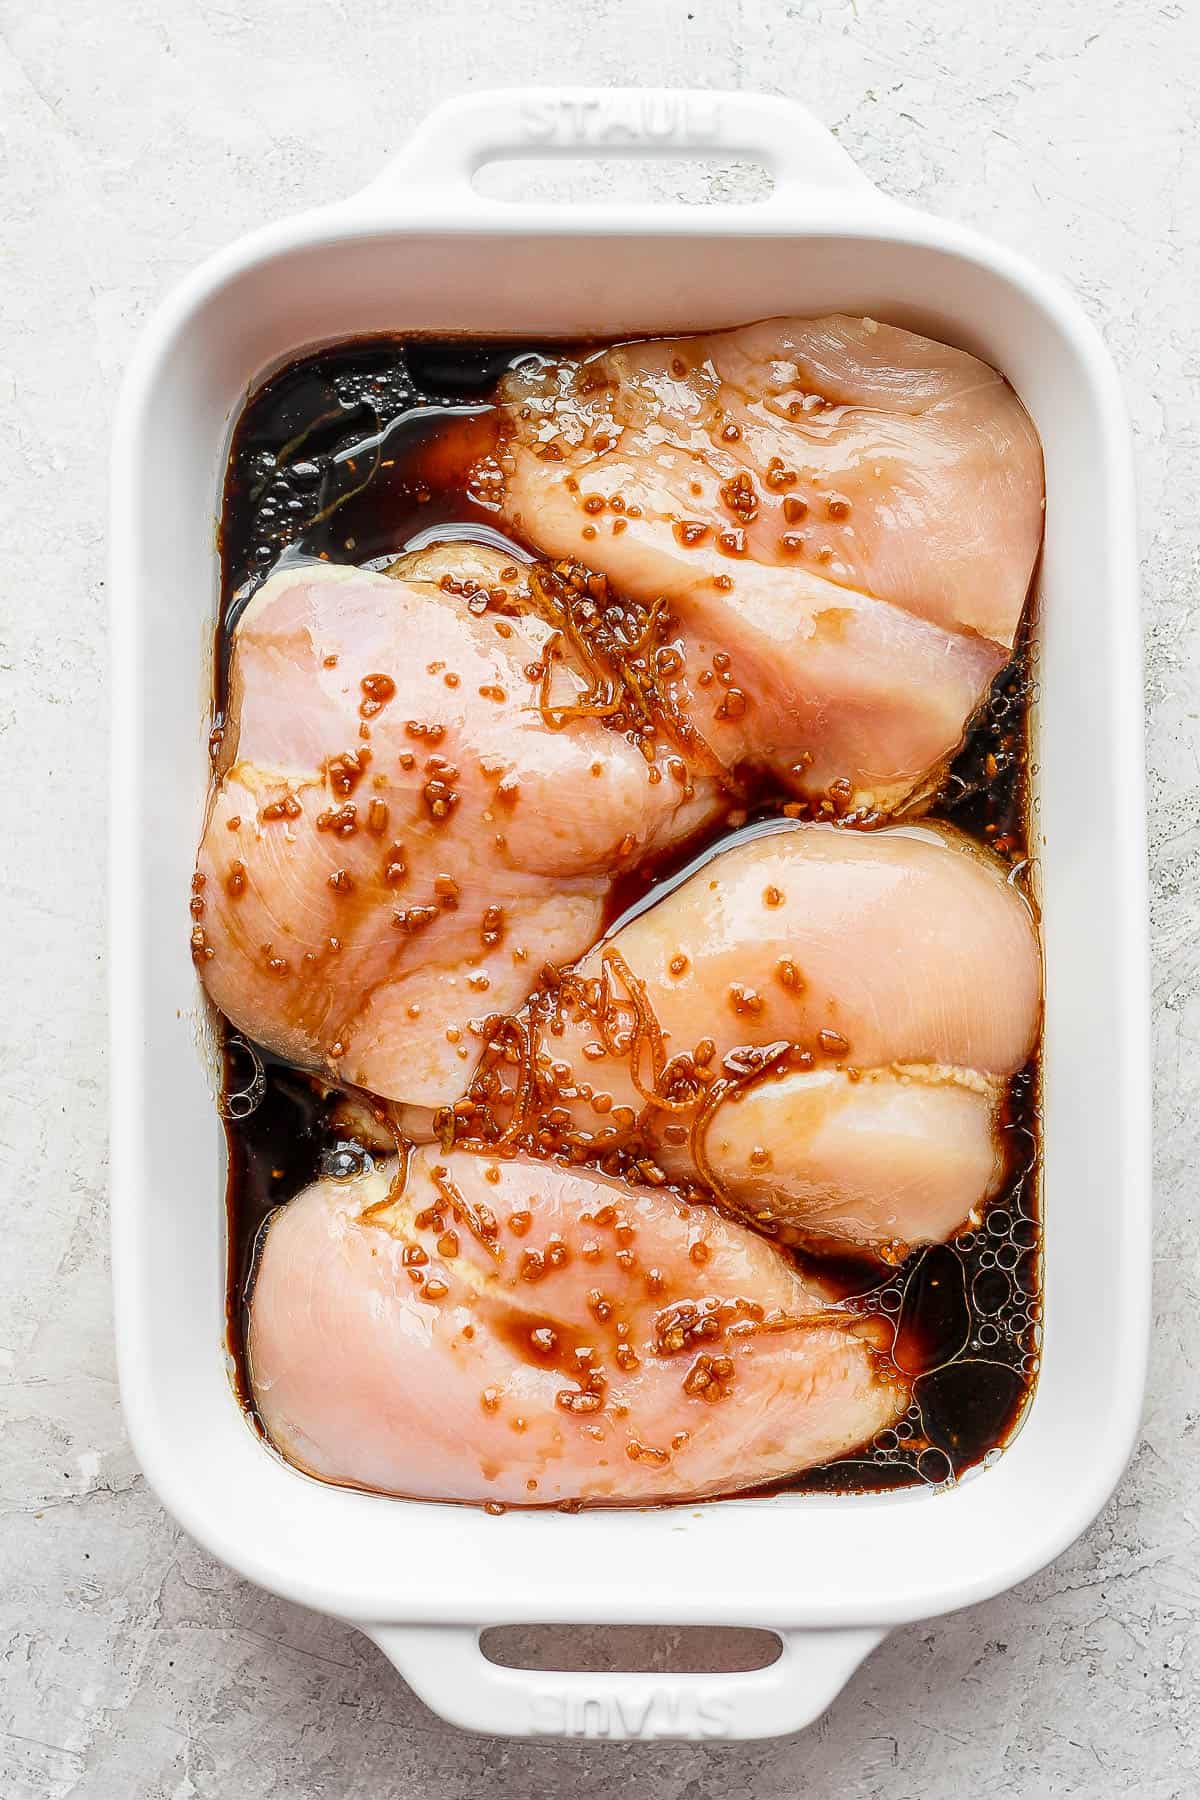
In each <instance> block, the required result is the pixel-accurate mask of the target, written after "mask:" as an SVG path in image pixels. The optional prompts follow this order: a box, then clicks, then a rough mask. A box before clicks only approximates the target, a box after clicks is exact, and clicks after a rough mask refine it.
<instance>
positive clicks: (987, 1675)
mask: <svg viewBox="0 0 1200 1800" xmlns="http://www.w3.org/2000/svg"><path fill="white" fill-rule="evenodd" d="M689 6H690V7H691V11H689V10H688V8H689ZM538 79H543V80H555V79H558V80H572V81H577V82H588V81H592V82H610V83H623V82H642V83H644V84H653V83H659V82H663V83H666V82H671V83H678V84H692V85H696V86H710V87H711V86H725V85H728V86H742V87H747V88H761V89H766V90H768V91H771V92H777V93H784V94H794V95H797V96H799V97H801V98H803V99H805V100H807V101H808V102H809V104H810V105H812V106H813V107H814V109H815V110H816V111H817V112H818V113H819V114H820V116H821V117H823V118H824V119H825V120H826V121H827V122H828V123H830V124H832V125H835V126H836V128H837V130H838V131H839V133H840V135H841V138H842V141H843V142H844V143H845V144H846V146H847V147H848V148H849V150H850V151H851V152H852V153H853V154H854V155H855V156H856V157H857V158H858V159H859V160H860V161H861V163H862V164H863V166H864V167H865V168H866V170H867V171H868V173H869V174H870V175H871V176H872V177H873V178H874V179H875V180H877V181H878V182H879V183H880V184H881V185H882V186H884V187H886V188H888V189H890V190H891V191H892V192H894V193H896V194H898V195H900V196H902V197H903V198H905V199H910V200H913V201H915V202H917V203H918V204H920V205H922V206H925V207H928V208H930V209H931V210H933V211H935V212H943V213H947V214H951V215H953V216H955V217H958V218H961V219H965V220H970V221H972V222H974V223H975V224H978V225H980V226H982V227H983V228H984V229H986V230H987V231H989V232H991V233H994V234H995V235H996V236H997V237H999V238H1001V239H1004V240H1007V241H1008V242H1011V243H1013V244H1016V245H1019V246H1020V247H1021V248H1022V249H1023V250H1025V251H1027V252H1029V253H1030V254H1031V255H1032V256H1034V257H1035V258H1037V259H1038V260H1039V261H1040V262H1042V263H1044V264H1046V265H1048V266H1049V267H1051V268H1053V269H1056V270H1057V271H1059V272H1060V273H1061V274H1062V275H1063V276H1064V277H1065V278H1066V279H1067V280H1068V281H1069V282H1070V283H1071V284H1072V285H1073V286H1074V287H1075V289H1076V290H1077V291H1078V292H1079V294H1080V295H1081V296H1082V299H1083V302H1084V305H1085V306H1086V307H1087V309H1088V311H1089V312H1090V313H1091V315H1092V316H1093V317H1094V318H1095V320H1096V321H1097V323H1098V324H1099V325H1100V326H1101V328H1102V330H1103V331H1104V333H1105V335H1106V336H1107V338H1108V341H1109V343H1110V345H1111V347H1112V349H1113V352H1114V353H1115V355H1116V357H1117V360H1118V362H1119V364H1120V366H1121V369H1122V373H1123V376H1124V379H1125V383H1126V389H1127V393H1128V396H1129V403H1130V407H1131V410H1132V414H1133V419H1134V424H1135V428H1136V432H1137V439H1138V450H1139V468H1140V483H1141V507H1142V541H1143V553H1144V572H1145V592H1146V623H1147V687H1146V709H1147V719H1148V723H1149V732H1150V751H1149V795H1150V806H1151V812H1152V844H1153V850H1152V857H1153V871H1152V872H1153V897H1154V898H1153V905H1154V934H1155V956H1156V963H1155V1002H1156V1037H1155V1044H1156V1058H1157V1065H1156V1074H1157V1108H1158V1112H1157V1125H1158V1148H1157V1169H1156V1174H1157V1183H1158V1205H1159V1225H1158V1254H1157V1261H1156V1271H1157V1293H1156V1304H1155V1321H1156V1337H1155V1348H1154V1356H1153V1363H1152V1370H1151V1379H1150V1391H1149V1401H1148V1406H1147V1411H1146V1417H1145V1422H1144V1428H1143V1432H1142V1437H1141V1441H1140V1443H1139V1446H1138V1449H1137V1453H1136V1455H1135V1458H1134V1461H1133V1465H1132V1467H1131V1469H1130V1471H1129V1473H1128V1475H1127V1477H1126V1479H1125V1481H1124V1484H1123V1485H1122V1487H1121V1489H1120V1491H1119V1493H1118V1494H1117V1496H1116V1498H1115V1499H1114V1500H1113V1502H1112V1503H1111V1504H1110V1506H1109V1507H1108V1509H1107V1510H1106V1512H1105V1513H1104V1515H1103V1517H1102V1518H1101V1519H1100V1520H1099V1521H1098V1522H1097V1523H1096V1525H1094V1526H1093V1528H1092V1529H1091V1530H1090V1531H1089V1532H1088V1533H1087V1535H1086V1536H1085V1537H1084V1539H1083V1540H1082V1541H1081V1542H1080V1543H1078V1544H1076V1545H1075V1547H1074V1548H1073V1549H1072V1550H1071V1551H1069V1552H1068V1553H1067V1554H1066V1555H1065V1556H1064V1557H1062V1558H1061V1559H1060V1561H1059V1562H1058V1563H1057V1564H1056V1566H1055V1567H1054V1568H1052V1569H1049V1570H1047V1571H1046V1572H1045V1573H1043V1574H1041V1575H1039V1576H1037V1577H1036V1578H1035V1579H1034V1580H1032V1581H1030V1582H1028V1583H1027V1584H1026V1585H1025V1586H1024V1587H1022V1588H1020V1589H1018V1590H1017V1591H1016V1592H1014V1593H1011V1594H1009V1595H1007V1596H1005V1597H1003V1598H1001V1599H999V1600H996V1601H992V1602H990V1603H989V1604H987V1605H985V1606H980V1607H976V1608H974V1609H973V1610H971V1611H968V1612H965V1613H961V1614H959V1615H957V1616H955V1617H953V1618H949V1619H943V1620H940V1621H937V1622H934V1623H932V1624H930V1625H928V1626H924V1627H923V1626H915V1627H913V1628H911V1629H909V1630H906V1631H901V1632H897V1633H895V1634H894V1635H893V1636H892V1637H891V1638H890V1639H888V1640H887V1641H886V1642H885V1644H884V1646H883V1647H882V1648H881V1649H880V1650H879V1651H878V1652H877V1653H876V1655H875V1656H873V1657H872V1658H871V1660H870V1661H869V1662H868V1663H867V1664H866V1666H865V1667H864V1668H863V1669H862V1670H861V1671H860V1673H859V1674H858V1675H857V1677H856V1678H855V1679H854V1680H853V1681H852V1682H851V1683H850V1685H849V1687H848V1688H847V1689H846V1691H845V1692H844V1693H843V1694H842V1695H841V1697H840V1699H839V1700H838V1701H837V1702H836V1703H835V1705H834V1706H833V1708H832V1710H831V1712H830V1713H829V1714H828V1715H827V1716H826V1718H825V1719H824V1720H823V1721H822V1722H821V1723H820V1725H819V1726H817V1727H816V1728H814V1729H813V1730H812V1731H810V1732H809V1733H807V1734H806V1735H804V1736H802V1737H800V1738H796V1739H792V1740H785V1741H782V1742H775V1743H767V1744H758V1745H749V1746H741V1747H688V1746H683V1747H681V1746H670V1745H659V1746H632V1747H613V1746H608V1747H606V1746H599V1747H583V1746H578V1745H576V1746H570V1747H559V1746H555V1745H548V1744H537V1745H522V1744H507V1743H503V1742H493V1741H487V1740H482V1739H471V1738H467V1737H463V1736H459V1735H456V1734H455V1733H454V1732H452V1731H450V1730H449V1729H447V1728H446V1727H444V1726H442V1725H441V1724H440V1723H439V1722H438V1721H437V1720H435V1719H434V1718H432V1717H431V1716H430V1715H429V1714H428V1713H427V1712H426V1711H425V1710H424V1708H423V1707H422V1706H421V1705H420V1704H419V1703H418V1702H417V1701H416V1700H415V1699H413V1698H412V1697H411V1696H410V1695H409V1694H408V1692H407V1691H406V1690H405V1688H404V1686H403V1684H402V1683H401V1682H400V1681H399V1679H398V1678H397V1677H396V1676H395V1675H394V1673H393V1672H392V1670H391V1669H390V1667H388V1666H387V1665H386V1664H385V1663H384V1662H383V1660H382V1659H381V1658H380V1657H379V1656H378V1655H377V1654H376V1652H375V1651H374V1649H373V1648H372V1647H371V1646H370V1645H369V1644H368V1643H367V1642H366V1640H365V1639H363V1638H360V1637H359V1636H358V1635H356V1634H355V1633H354V1632H353V1631H351V1630H349V1629H348V1628H346V1627H344V1626H341V1625H338V1624H335V1623H333V1622H331V1621H329V1620H327V1619H322V1618H317V1617H313V1616H311V1615H309V1614H306V1613H303V1612H300V1611H298V1610H297V1609H296V1608H294V1607H291V1606H287V1605H284V1604H283V1603H282V1602H279V1601H275V1600H272V1599H270V1598H268V1597H267V1596H265V1595H263V1594H261V1593H258V1592H256V1591H254V1590H252V1589H250V1588H248V1587H246V1586H245V1585H244V1584H243V1583H242V1582H240V1581H239V1580H237V1579H235V1578H234V1577H233V1576H231V1575H230V1574H228V1573H227V1572H226V1571H225V1570H224V1569H222V1568H220V1567H219V1566H217V1565H216V1564H215V1563H213V1562H211V1561H210V1560H209V1559H208V1557H206V1556H204V1555H202V1554H201V1553H200V1552H198V1551H197V1550H196V1549H194V1548H193V1547H192V1546H191V1545H190V1544H189V1543H188V1542H187V1541H186V1540H185V1539H183V1538H182V1537H181V1535H180V1533H179V1532H178V1531H177V1530H176V1529H175V1527H174V1526H173V1525H172V1524H171V1523H170V1521H169V1520H167V1519H166V1518H165V1517H164V1516H163V1514H162V1512H161V1511H160V1509H159V1507H158V1505H157V1504H156V1502H155V1500H154V1499H153V1497H152V1496H151V1495H150V1494H149V1493H148V1492H147V1490H146V1487H145V1484H144V1483H143V1481H142V1480H141V1478H140V1476H139V1474H138V1471H137V1469H136V1467H135V1465H134V1463H133V1460H132V1457H131V1455H130V1453H129V1450H128V1448H127V1446H126V1443H125V1440H124V1437H123V1435H122V1430H121V1421H120V1416H119V1411H118V1405H117V1395H116V1388H115V1384H114V1378H113V1359H112V1346H111V1334H110V1323H109V1290H108V1271H107V1244H106V1229H107V1221H106V1193H105V1175H106V1170H105V1055H104V1024H105V1017H104V1015H105V998H104V948H103V924H104V889H103V881H104V842H105V806H106V796H105V760H104V759H105V730H106V727H105V708H106V641H105V640H106V631H105V607H106V596H105V591H104V561H103V558H104V530H105V525H104V505H105V481H106V461H107V440H108V429H109V421H110V415H111V410H112V403H113V395H114V390H115V387H116V384H117V380H118V377H119V375H120V372H121V368H122V365H123V363H124V361H125V358H126V356H127V354H128V351H129V348H130V346H131V344H132V342H133V340H134V338H135V336H136V334H137V332H138V330H139V328H140V326H141V324H142V321H143V319H144V318H145V316H146V315H147V313H148V311H149V310H150V308H151V307H152V306H153V305H154V304H155V302H156V301H157V300H158V299H159V297H160V295H161V294H162V293H163V292H164V291H165V289H166V288H167V287H168V285H169V284H170V283H171V282H172V281H173V280H174V279H175V278H176V276H178V275H179V274H180V273H182V272H183V271H184V270H186V269H188V268H190V267H191V266H192V265H193V264H194V263H195V262H196V261H197V260H198V259H199V258H200V257H202V256H203V255H205V254H206V253H207V252H208V251H210V250H212V249H214V248H216V247H217V246H218V245H221V244H224V243H225V242H227V241H228V240H229V239H231V238H232V237H234V236H235V235H236V234H238V233H239V232H241V231H243V230H245V229H246V228H248V227H250V226H253V225H256V224H258V223H260V222H261V221H263V220H266V219H271V218H274V217H276V216H278V215H280V214H283V213H285V212H288V211H294V210H297V209H298V208H299V207H300V206H302V205H304V204H307V203H309V202H312V201H316V200H321V199H325V198H332V197H335V196H338V195H340V194H342V193H344V192H346V191H347V190H349V189H351V188H353V187H354V186H356V185H358V184H360V183H361V182H362V180H363V179H364V178H365V177H366V176H367V175H369V174H370V173H371V172H373V171H374V169H375V168H376V166H377V165H378V164H379V162H380V160H381V158H382V157H383V156H384V154H385V153H386V152H388V151H389V150H391V149H392V148H394V147H395V146H396V145H397V144H398V143H399V142H400V140H401V138H402V137H403V135H404V133H405V130H406V128H407V126H408V125H409V124H410V123H411V122H412V121H414V120H415V119H416V118H418V117H419V116H420V115H421V113H422V112H423V111H425V110H426V109H427V107H428V106H429V105H430V104H431V103H432V102H433V101H434V100H436V99H438V98H440V97H442V96H443V95H445V94H448V93H452V92H455V91H457V90H459V89H462V88H464V87H476V86H484V85H488V84H494V83H500V82H513V81H522V80H528V81H535V80H538ZM1198 90H1200V12H1198V10H1197V7H1196V5H1195V4H1194V3H1193V4H1192V5H1187V4H1184V5H1179V4H1156V3H1155V0H1004V3H1003V4H998V3H996V0H791V3H786V0H782V3H781V0H776V3H771V0H722V3H721V4H719V5H713V4H709V3H708V0H492V3H491V4H490V5H489V4H487V0H474V3H468V0H174V3H171V0H158V4H154V3H153V0H147V3H145V4H131V3H130V0H49V3H47V0H42V3H41V4H40V5H39V4H37V3H36V0H0V294H2V297H3V304H2V305H0V405H2V408H3V411H2V413H0V568H2V570H3V601H2V637H0V742H2V746H3V759H4V761H3V768H4V778H3V783H2V792H3V802H2V804H3V808H4V828H3V837H2V840H0V841H2V843H3V883H2V885H3V908H4V910H3V918H2V925H0V1003H2V1013H3V1018H4V1024H5V1026H6V1027H7V1028H8V1029H7V1030H6V1031H5V1041H4V1043H3V1047H2V1048H0V1159H2V1166H3V1174H4V1179H3V1184H2V1188H0V1208H2V1209H3V1210H2V1213H0V1431H2V1446H3V1447H2V1450H0V1800H27V1797H36V1800H43V1797H47V1800H60V1797H62V1800H65V1797H66V1796H68V1795H71V1796H86V1797H87V1800H142V1797H146V1800H158V1797H160V1796H161V1797H163V1800H165V1797H167V1796H171V1797H173V1800H188V1797H191V1796H205V1797H208V1796H220V1797H221V1800H224V1797H225V1796H230V1797H236V1800H256V1797H258V1796H264V1797H265V1796H289V1797H291V1796H296V1797H299V1800H308V1797H310V1796H312V1797H316V1796H330V1797H334V1800H341V1797H343V1796H360V1795H361V1796H403V1797H405V1800H407V1797H408V1796H414V1797H416V1796H424V1795H429V1796H446V1797H447V1800H458V1797H460V1796H461V1797H462V1800H484V1796H491V1795H495V1796H497V1797H498V1800H509V1797H511V1800H526V1796H531V1795H533V1796H536V1795H546V1796H555V1795H558V1794H559V1793H561V1792H564V1791H567V1790H569V1791H571V1792H572V1793H578V1794H580V1795H586V1796H596V1797H602V1800H603V1797H609V1796H613V1797H615V1796H618V1795H622V1796H624V1795H628V1796H631V1797H634V1796H636V1797H637V1800H642V1796H646V1797H647V1800H659V1797H660V1796H661V1797H663V1800H666V1797H667V1796H671V1797H678V1800H784V1797H791V1796H809V1795H811V1796H813V1797H814V1800H816V1797H820V1800H834V1797H836V1800H916V1797H917V1796H920V1800H974V1797H976V1796H978V1800H988V1797H991V1796H995V1797H997V1800H1043V1797H1049V1796H1058V1795H1084V1796H1088V1797H1089V1800H1093V1797H1099V1800H1107V1797H1108V1796H1118V1795H1119V1796H1122V1797H1123V1796H1127V1795H1136V1796H1140V1797H1144V1800H1193V1797H1194V1796H1195V1795H1196V1794H1197V1793H1198V1792H1200V1694H1198V1686H1197V1662H1198V1660H1200V1656H1198V1652H1200V1641H1198V1640H1200V1634H1198V1632H1197V1586H1198V1569H1197V1550H1196V1544H1197V1513H1198V1511H1200V1498H1198V1496H1197V1476H1198V1473H1200V1459H1198V1458H1197V1441H1196V1440H1197V1431H1196V1426H1197V1399H1198V1389H1197V1380H1196V1363H1197V1349H1198V1346H1200V1324H1198V1320H1197V1312H1198V1304H1197V1302H1198V1295H1197V1267H1198V1254H1197V1253H1198V1251H1200V1228H1198V1226H1197V1218H1196V1209H1195V1203H1194V1193H1195V1181H1196V1176H1195V1168H1196V1164H1197V1157H1198V1152H1200V1113H1198V1110H1197V1101H1198V1099H1200V1066H1198V1063H1197V1056H1196V1046H1197V1042H1198V1040H1200V932H1198V926H1200V860H1198V852H1200V825H1198V823H1197V808H1198V804H1200V725H1198V722H1197V707H1198V705H1200V672H1198V667H1197V652H1198V651H1200V604H1198V601H1197V596H1196V587H1197V579H1198V577H1200V567H1198V553H1197V524H1198V517H1197V515H1198V511H1200V500H1198V496H1200V454H1198V450H1200V442H1198V439H1200V388H1198V380H1200V324H1198V321H1200V304H1198V302H1200V254H1198V249H1197V239H1198V236H1200V232H1198V227H1200V170H1198V168H1197V154H1196V131H1197V123H1198V118H1197V115H1198V112H1200V101H1198V97H1197V96H1198ZM638 179H639V180H640V179H642V178H641V177H639V178H638ZM592 191H595V183H594V182H593V183H592ZM1080 757H1081V763H1080V771H1081V778H1083V776H1084V773H1085V769H1086V746H1082V745H1081V746H1080ZM1097 1103H1098V1104H1100V1105H1112V1104H1119V1103H1120V1096H1119V1095H1108V1094H1100V1095H1097ZM164 1175H165V1182H164V1201H165V1203H169V1185H170V1183H169V1171H165V1172H164ZM1098 1325H1099V1327H1100V1328H1101V1329H1102V1328H1103V1321H1098Z"/></svg>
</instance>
